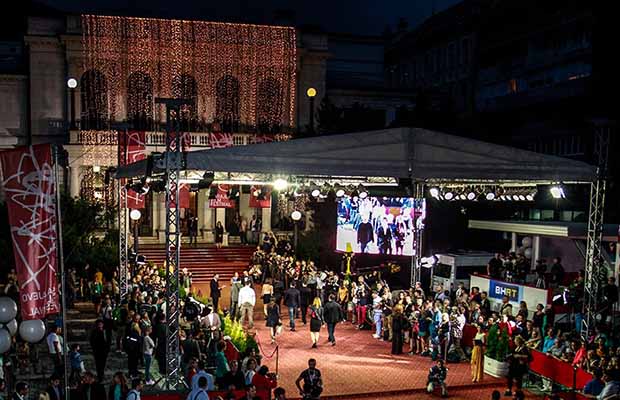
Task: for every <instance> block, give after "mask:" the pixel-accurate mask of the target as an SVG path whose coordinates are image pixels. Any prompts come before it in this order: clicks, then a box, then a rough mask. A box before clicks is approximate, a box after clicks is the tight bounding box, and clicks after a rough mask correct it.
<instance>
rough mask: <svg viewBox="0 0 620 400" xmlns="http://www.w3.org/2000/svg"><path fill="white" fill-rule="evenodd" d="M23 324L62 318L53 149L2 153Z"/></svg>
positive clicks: (36, 147)
mask: <svg viewBox="0 0 620 400" xmlns="http://www.w3.org/2000/svg"><path fill="white" fill-rule="evenodd" d="M0 169H1V171H0V172H1V173H0V175H1V178H2V179H1V181H2V188H3V190H4V194H5V197H6V203H7V208H8V212H9V224H10V229H11V239H12V242H13V253H14V255H15V267H16V271H17V281H18V284H19V298H20V302H21V314H22V319H23V320H31V319H44V318H45V317H46V316H47V315H50V314H57V313H59V312H60V304H59V302H58V283H57V281H56V270H57V266H58V260H57V253H56V252H57V248H56V246H57V234H56V203H55V197H56V182H55V179H54V170H53V164H52V149H51V146H50V145H49V144H47V145H36V146H30V147H20V148H16V149H14V150H10V151H4V152H2V153H0Z"/></svg>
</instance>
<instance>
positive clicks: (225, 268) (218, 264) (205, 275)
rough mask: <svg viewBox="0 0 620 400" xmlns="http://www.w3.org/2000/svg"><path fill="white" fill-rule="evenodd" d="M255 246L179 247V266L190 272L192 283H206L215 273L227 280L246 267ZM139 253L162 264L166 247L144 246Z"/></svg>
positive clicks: (148, 259)
mask: <svg viewBox="0 0 620 400" xmlns="http://www.w3.org/2000/svg"><path fill="white" fill-rule="evenodd" d="M254 250H255V247H253V246H241V245H236V246H227V247H222V248H220V249H218V248H216V247H215V246H206V247H205V246H202V247H189V246H183V247H181V260H180V261H181V262H180V266H181V268H187V269H188V270H189V271H191V272H192V276H193V283H194V284H207V283H209V281H210V280H211V278H213V275H214V274H215V273H218V274H220V280H221V281H222V282H224V281H229V280H230V278H231V277H232V276H233V275H234V273H235V272H238V273H239V274H241V273H242V272H243V271H244V270H245V269H247V267H248V265H249V263H250V259H251V258H252V254H253V253H254ZM140 254H142V255H144V256H145V257H146V260H147V261H153V262H154V263H155V264H157V265H162V264H163V262H164V260H165V259H166V249H165V248H164V247H163V246H161V245H160V246H144V247H142V248H141V249H140Z"/></svg>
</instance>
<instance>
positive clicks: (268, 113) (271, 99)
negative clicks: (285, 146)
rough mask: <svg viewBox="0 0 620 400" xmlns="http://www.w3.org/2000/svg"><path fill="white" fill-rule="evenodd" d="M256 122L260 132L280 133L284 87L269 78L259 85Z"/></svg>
mask: <svg viewBox="0 0 620 400" xmlns="http://www.w3.org/2000/svg"><path fill="white" fill-rule="evenodd" d="M256 101H257V104H256V124H257V128H258V132H260V133H279V132H280V127H281V123H282V87H281V85H280V83H278V81H277V80H275V79H273V78H267V79H264V80H263V81H261V82H260V83H259V85H258V96H257V97H256Z"/></svg>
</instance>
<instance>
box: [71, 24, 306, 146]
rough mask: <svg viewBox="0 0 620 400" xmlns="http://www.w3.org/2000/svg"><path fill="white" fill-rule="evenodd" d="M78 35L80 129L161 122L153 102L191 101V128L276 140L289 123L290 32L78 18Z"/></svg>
mask: <svg viewBox="0 0 620 400" xmlns="http://www.w3.org/2000/svg"><path fill="white" fill-rule="evenodd" d="M82 31H83V36H82V47H83V55H84V57H83V60H84V65H83V67H84V75H83V77H82V79H81V83H80V90H81V92H82V95H83V96H82V120H83V121H82V127H83V128H94V129H97V130H100V129H105V127H104V126H101V125H102V122H101V121H102V120H104V121H108V122H109V121H122V120H127V121H129V122H130V123H131V122H133V123H134V125H140V124H139V123H138V122H139V121H144V120H155V121H160V122H161V121H163V120H164V119H165V112H164V109H163V108H162V107H161V106H156V105H155V104H154V103H153V99H154V98H156V97H184V98H191V99H193V100H195V105H194V106H192V107H188V108H186V109H185V110H184V116H185V118H186V119H187V120H191V121H192V124H194V125H195V126H206V125H215V128H219V129H221V130H224V131H229V132H258V133H274V134H275V133H280V132H281V131H282V132H285V131H287V130H290V128H292V127H293V125H294V118H295V87H296V57H297V54H296V51H297V49H296V46H297V43H296V40H297V39H296V32H295V29H294V28H292V27H281V26H261V25H249V24H233V23H215V22H203V21H182V20H163V19H152V18H128V17H109V16H96V15H83V16H82ZM215 128H211V129H214V130H218V129H215Z"/></svg>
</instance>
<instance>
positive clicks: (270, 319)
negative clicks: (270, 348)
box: [267, 304, 280, 327]
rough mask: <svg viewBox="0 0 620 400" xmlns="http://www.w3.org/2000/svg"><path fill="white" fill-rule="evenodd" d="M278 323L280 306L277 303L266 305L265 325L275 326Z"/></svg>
mask: <svg viewBox="0 0 620 400" xmlns="http://www.w3.org/2000/svg"><path fill="white" fill-rule="evenodd" d="M279 324H280V307H278V305H277V304H274V305H273V307H272V306H268V307H267V326H268V327H275V326H278V325H279Z"/></svg>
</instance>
